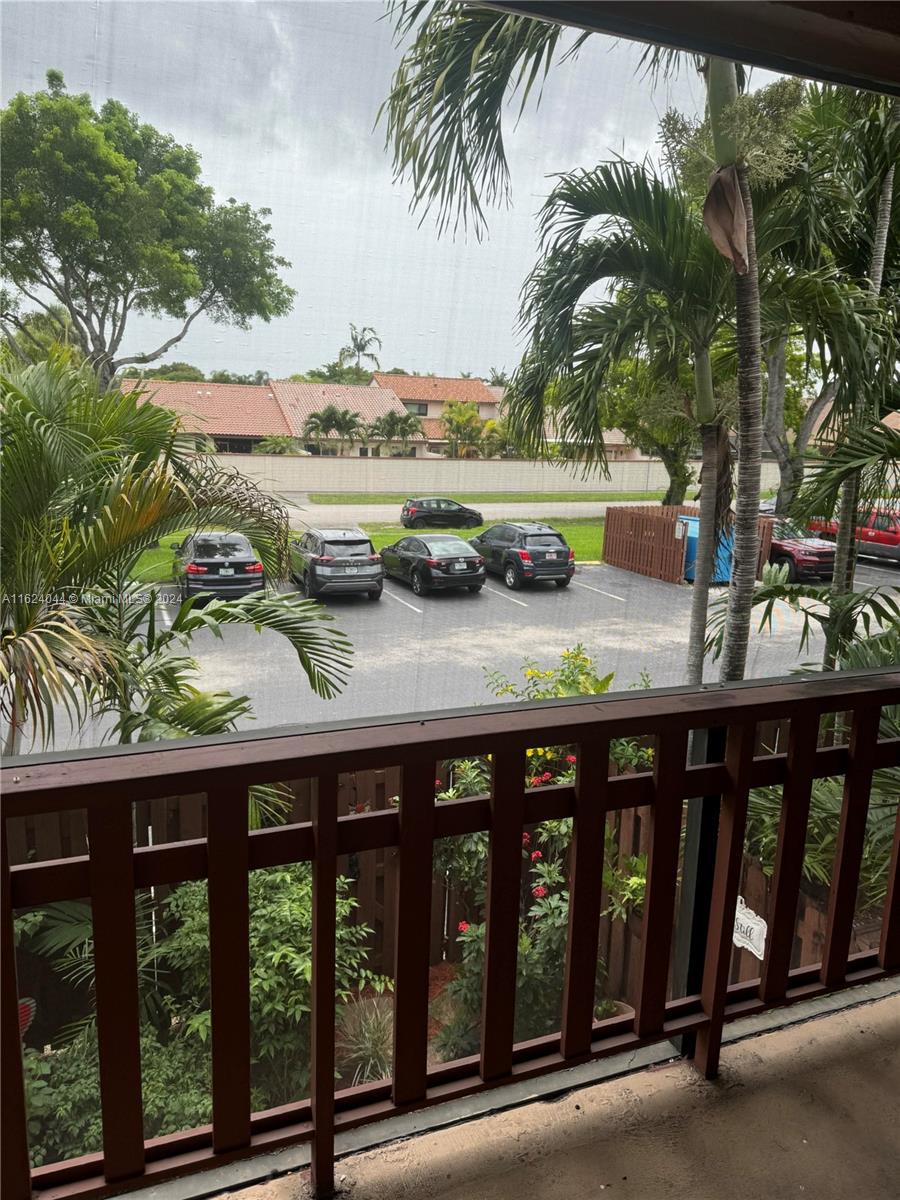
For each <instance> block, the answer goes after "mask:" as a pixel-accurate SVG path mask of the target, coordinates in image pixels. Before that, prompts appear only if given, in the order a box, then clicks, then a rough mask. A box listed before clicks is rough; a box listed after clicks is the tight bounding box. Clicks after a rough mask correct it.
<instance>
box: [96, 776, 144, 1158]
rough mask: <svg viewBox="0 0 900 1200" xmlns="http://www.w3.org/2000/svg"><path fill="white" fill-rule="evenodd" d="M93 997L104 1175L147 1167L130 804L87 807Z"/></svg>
mask: <svg viewBox="0 0 900 1200" xmlns="http://www.w3.org/2000/svg"><path fill="white" fill-rule="evenodd" d="M88 839H89V842H90V883H91V919H92V926H93V938H94V995H95V1002H96V1010H97V1050H98V1058H99V1067H100V1109H101V1113H102V1117H103V1173H104V1175H105V1177H106V1179H107V1180H109V1181H118V1180H123V1179H129V1178H133V1177H134V1176H136V1175H140V1174H141V1173H142V1172H143V1170H144V1113H143V1100H142V1096H141V1038H140V1008H139V998H138V964H137V933H136V929H135V915H134V847H133V831H132V814H131V804H130V803H129V802H128V800H127V798H126V797H125V796H117V797H116V798H115V799H114V800H112V801H110V802H107V803H105V804H92V805H91V806H90V808H89V809H88Z"/></svg>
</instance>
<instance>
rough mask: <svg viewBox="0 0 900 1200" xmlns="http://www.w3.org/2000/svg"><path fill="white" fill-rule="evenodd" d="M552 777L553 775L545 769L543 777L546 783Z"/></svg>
mask: <svg viewBox="0 0 900 1200" xmlns="http://www.w3.org/2000/svg"><path fill="white" fill-rule="evenodd" d="M552 778H553V776H552V775H551V774H550V772H549V771H545V772H544V773H543V775H542V776H541V779H542V780H543V781H544V783H546V782H547V780H548V779H552Z"/></svg>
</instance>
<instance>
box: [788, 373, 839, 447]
mask: <svg viewBox="0 0 900 1200" xmlns="http://www.w3.org/2000/svg"><path fill="white" fill-rule="evenodd" d="M836 392H837V386H836V384H834V383H832V382H830V383H826V384H825V386H824V387H823V388H822V390H821V392H819V394H818V396H816V398H815V400H813V402H812V404H811V405H810V406H809V408H808V409H807V410H806V412H805V413H804V414H803V420H802V421H801V422H800V428H799V429H798V430H797V441H796V443H795V447H796V451H797V454H800V455H802V454H805V453H806V447H807V446H808V445H809V439H810V438H811V437H812V434H813V430H814V428H815V425H816V421H817V420H818V419H819V417H820V416H821V415H822V413H823V412H824V411H825V409H826V408H827V407H828V405H829V404H831V403H832V402H833V401H834V397H835V393H836Z"/></svg>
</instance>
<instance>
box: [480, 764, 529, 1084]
mask: <svg viewBox="0 0 900 1200" xmlns="http://www.w3.org/2000/svg"><path fill="white" fill-rule="evenodd" d="M491 776H492V777H491V832H490V845H489V849H488V864H487V888H486V905H487V913H486V920H487V927H486V932H485V948H484V981H483V992H482V1008H481V1065H480V1071H481V1078H482V1079H484V1080H495V1079H501V1078H503V1076H505V1075H508V1074H509V1072H510V1070H511V1068H512V1048H513V1040H514V1037H515V1017H516V959H517V954H518V941H519V897H520V892H521V885H522V822H523V817H524V807H525V754H524V752H523V751H522V750H518V749H517V750H502V751H500V752H499V753H496V754H494V756H493V760H492V772H491Z"/></svg>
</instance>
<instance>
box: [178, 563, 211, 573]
mask: <svg viewBox="0 0 900 1200" xmlns="http://www.w3.org/2000/svg"><path fill="white" fill-rule="evenodd" d="M184 569H185V570H186V571H187V573H188V575H205V574H206V572H207V571H208V570H209V567H201V566H198V564H197V563H188V565H187V566H186V567H185V568H184Z"/></svg>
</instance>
